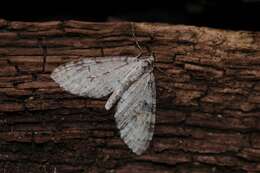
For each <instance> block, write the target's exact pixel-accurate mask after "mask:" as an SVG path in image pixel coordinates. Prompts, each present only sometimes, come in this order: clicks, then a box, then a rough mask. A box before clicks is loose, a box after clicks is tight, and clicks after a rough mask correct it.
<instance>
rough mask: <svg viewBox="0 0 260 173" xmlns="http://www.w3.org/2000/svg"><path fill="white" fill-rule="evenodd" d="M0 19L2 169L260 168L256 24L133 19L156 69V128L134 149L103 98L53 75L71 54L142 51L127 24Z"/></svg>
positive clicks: (181, 171)
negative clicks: (250, 27)
mask: <svg viewBox="0 0 260 173" xmlns="http://www.w3.org/2000/svg"><path fill="white" fill-rule="evenodd" d="M0 28H1V30H0V127H1V128H0V172H5V173H16V172H19V173H24V172H35V173H38V172H39V173H46V172H55V171H56V172H57V173H58V172H119V173H124V172H158V173H159V172H160V173H161V172H176V173H186V172H189V173H198V172H200V173H206V172H217V173H218V172H219V173H220V172H221V173H223V172H224V173H231V172H232V173H233V172H236V173H246V172H248V173H253V172H259V171H260V131H259V130H260V93H259V92H260V66H259V65H260V49H259V48H260V34H259V32H248V31H228V30H217V29H210V28H204V27H194V26H182V25H167V24H149V23H136V24H135V29H136V33H135V35H136V39H137V40H138V41H139V44H140V45H141V47H143V49H144V50H143V51H144V54H149V51H152V52H154V54H155V58H156V63H155V66H156V68H158V69H160V70H156V69H155V78H156V84H157V86H156V90H157V108H158V109H157V113H156V117H157V120H156V124H155V135H154V138H153V140H152V144H151V146H150V148H149V149H148V150H147V152H146V153H145V154H144V155H141V156H136V155H134V154H132V153H131V152H130V151H129V150H128V148H127V146H126V145H125V144H124V143H123V141H122V140H121V139H120V137H119V133H118V130H117V129H116V125H115V122H114V119H113V114H114V110H111V111H108V112H107V111H106V110H105V108H104V104H105V99H104V100H97V99H96V100H94V99H86V98H82V97H76V96H73V95H70V94H68V93H67V92H64V91H63V90H62V89H61V88H59V87H58V85H56V84H55V83H54V81H52V80H51V78H50V73H51V72H52V70H53V69H54V68H56V67H57V66H58V65H60V64H63V63H65V62H69V61H71V60H77V59H80V58H84V57H95V56H118V55H130V56H134V55H138V53H139V50H138V48H137V46H136V44H135V40H134V38H133V37H132V33H131V25H130V23H127V22H117V23H90V22H82V21H72V20H70V21H50V22H16V21H6V20H3V19H2V20H0ZM162 71H163V72H162Z"/></svg>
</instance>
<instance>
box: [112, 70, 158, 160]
mask: <svg viewBox="0 0 260 173" xmlns="http://www.w3.org/2000/svg"><path fill="white" fill-rule="evenodd" d="M155 109H156V89H155V79H154V75H153V73H152V72H149V73H145V74H143V75H142V77H141V78H140V79H138V80H137V81H136V82H135V83H133V84H132V85H131V86H130V87H129V88H128V90H127V91H125V93H124V94H123V95H122V97H121V98H120V100H119V101H118V104H117V107H116V113H115V120H116V124H117V128H118V129H119V130H120V136H121V138H122V139H123V140H124V142H125V143H126V144H127V145H128V147H129V148H130V149H131V150H132V151H133V152H134V153H136V154H137V155H140V154H142V153H143V152H144V151H145V150H146V149H147V148H148V146H149V143H150V141H151V140H152V137H153V132H154V124H155Z"/></svg>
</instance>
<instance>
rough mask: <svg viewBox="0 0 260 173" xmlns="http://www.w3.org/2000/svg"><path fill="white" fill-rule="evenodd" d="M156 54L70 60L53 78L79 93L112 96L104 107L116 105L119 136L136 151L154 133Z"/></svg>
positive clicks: (146, 143)
mask: <svg viewBox="0 0 260 173" xmlns="http://www.w3.org/2000/svg"><path fill="white" fill-rule="evenodd" d="M153 63H154V57H153V56H141V57H125V56H124V57H97V58H85V59H82V60H79V61H76V62H69V63H67V64H64V65H61V66H59V67H57V68H56V69H54V71H53V72H52V74H51V78H52V79H53V80H54V81H55V82H56V83H58V84H59V85H60V86H61V87H62V88H63V89H64V90H66V91H68V92H70V93H72V94H75V95H79V96H84V97H89V98H102V97H106V96H109V95H110V97H109V99H108V100H107V102H106V105H105V108H106V109H107V110H109V109H111V108H112V107H113V106H114V105H115V115H114V118H115V121H116V125H117V128H118V129H119V131H120V137H121V138H122V139H123V141H124V142H125V143H126V144H127V146H128V147H129V148H130V149H131V150H132V151H133V152H134V153H136V154H137V155H140V154H142V153H143V152H144V151H145V150H146V149H147V148H148V146H149V143H150V141H151V140H152V137H153V133H154V124H155V109H156V88H155V79H154V74H153V68H154V67H153Z"/></svg>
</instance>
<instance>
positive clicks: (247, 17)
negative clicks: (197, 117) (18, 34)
mask: <svg viewBox="0 0 260 173" xmlns="http://www.w3.org/2000/svg"><path fill="white" fill-rule="evenodd" d="M6 2H7V3H8V4H7V5H1V6H0V17H1V18H4V19H8V20H20V21H45V20H67V19H78V20H86V21H98V22H104V21H108V20H110V21H111V20H114V21H115V20H127V21H130V20H131V21H142V22H165V23H172V24H187V25H197V26H208V27H214V28H223V29H233V30H260V0H176V1H174V0H172V1H171V2H167V1H166V0H161V1H158V0H157V1H142V0H139V1H134V0H121V1H112V0H108V1H106V0H102V1H101V0H99V1H98V0H92V1H88V0H85V1H77V0H73V1H71V0H70V1H65V0H64V1H54V0H53V1H36V0H35V1H31V2H30V1H26V2H25V1H18V2H11V1H10V2H9V1H6Z"/></svg>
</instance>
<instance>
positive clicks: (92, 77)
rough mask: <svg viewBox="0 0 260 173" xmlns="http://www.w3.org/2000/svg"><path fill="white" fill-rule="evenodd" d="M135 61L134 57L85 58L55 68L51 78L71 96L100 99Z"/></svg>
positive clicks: (107, 93)
mask: <svg viewBox="0 0 260 173" xmlns="http://www.w3.org/2000/svg"><path fill="white" fill-rule="evenodd" d="M136 61H137V59H136V58H134V57H98V58H85V59H82V60H79V61H76V62H75V61H72V62H69V63H67V64H65V65H61V66H59V67H57V68H56V69H55V70H54V71H53V72H52V74H51V78H52V79H53V80H54V81H55V82H56V83H58V84H59V85H60V86H61V87H62V88H63V89H64V90H65V91H68V92H70V93H72V94H75V95H79V96H87V97H91V98H102V97H105V96H107V95H109V94H110V93H111V92H113V90H114V88H115V87H116V86H117V85H119V83H120V81H121V80H122V79H123V78H124V77H125V76H126V75H127V73H128V72H129V71H130V70H131V69H132V68H133V67H134V66H135V62H136Z"/></svg>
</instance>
